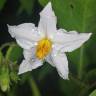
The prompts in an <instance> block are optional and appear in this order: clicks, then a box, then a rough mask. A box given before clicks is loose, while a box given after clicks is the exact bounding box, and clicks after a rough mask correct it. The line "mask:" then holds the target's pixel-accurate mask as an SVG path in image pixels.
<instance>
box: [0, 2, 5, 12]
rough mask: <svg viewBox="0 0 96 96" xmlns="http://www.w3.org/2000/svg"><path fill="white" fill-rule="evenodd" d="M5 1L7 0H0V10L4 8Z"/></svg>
mask: <svg viewBox="0 0 96 96" xmlns="http://www.w3.org/2000/svg"><path fill="white" fill-rule="evenodd" d="M5 3H6V0H0V10H2V9H3V7H4V5H5Z"/></svg>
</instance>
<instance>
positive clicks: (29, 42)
mask: <svg viewBox="0 0 96 96" xmlns="http://www.w3.org/2000/svg"><path fill="white" fill-rule="evenodd" d="M8 30H9V33H10V34H11V36H12V37H13V38H15V39H16V41H17V43H18V44H19V45H20V46H21V47H22V48H24V49H29V48H30V47H32V46H33V45H34V42H36V41H38V40H40V39H41V35H40V33H39V32H38V31H37V28H36V27H35V26H34V24H32V23H24V24H20V25H18V26H9V25H8Z"/></svg>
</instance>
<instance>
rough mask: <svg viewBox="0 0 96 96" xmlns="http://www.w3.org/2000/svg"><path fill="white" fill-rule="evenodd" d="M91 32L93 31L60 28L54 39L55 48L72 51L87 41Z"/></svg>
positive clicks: (61, 50)
mask: <svg viewBox="0 0 96 96" xmlns="http://www.w3.org/2000/svg"><path fill="white" fill-rule="evenodd" d="M91 34H92V33H77V32H76V31H70V32H66V31H65V30H58V33H57V34H55V35H54V37H53V39H52V41H53V42H54V47H55V49H57V50H60V52H71V51H73V50H75V49H77V48H79V47H80V46H81V45H82V44H83V43H84V42H86V41H87V40H88V39H89V38H90V36H91Z"/></svg>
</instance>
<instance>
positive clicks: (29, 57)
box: [23, 47, 36, 60]
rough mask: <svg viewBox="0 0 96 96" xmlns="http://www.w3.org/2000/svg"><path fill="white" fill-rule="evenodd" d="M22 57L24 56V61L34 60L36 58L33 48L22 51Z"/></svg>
mask: <svg viewBox="0 0 96 96" xmlns="http://www.w3.org/2000/svg"><path fill="white" fill-rule="evenodd" d="M23 55H24V58H25V59H26V60H32V59H34V58H36V57H35V47H33V48H31V49H28V50H27V49H25V50H24V51H23Z"/></svg>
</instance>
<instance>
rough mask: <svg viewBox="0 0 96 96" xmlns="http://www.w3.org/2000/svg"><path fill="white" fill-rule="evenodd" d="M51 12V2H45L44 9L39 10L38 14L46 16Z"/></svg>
mask: <svg viewBox="0 0 96 96" xmlns="http://www.w3.org/2000/svg"><path fill="white" fill-rule="evenodd" d="M52 12H53V10H52V4H51V2H49V3H48V4H46V6H45V7H44V9H43V10H42V11H41V12H40V15H43V16H47V15H49V14H52Z"/></svg>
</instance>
